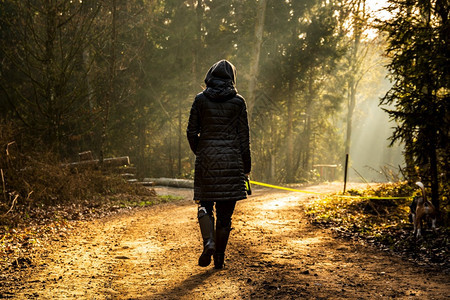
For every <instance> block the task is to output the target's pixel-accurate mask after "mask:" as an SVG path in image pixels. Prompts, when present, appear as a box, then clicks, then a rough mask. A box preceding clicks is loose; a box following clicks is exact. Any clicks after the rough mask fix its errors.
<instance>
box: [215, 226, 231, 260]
mask: <svg viewBox="0 0 450 300" xmlns="http://www.w3.org/2000/svg"><path fill="white" fill-rule="evenodd" d="M230 231H231V224H228V226H223V225H222V224H221V222H219V220H218V221H217V226H216V252H215V253H214V268H215V269H222V268H223V263H224V260H225V249H226V248H227V243H228V237H229V236H230Z"/></svg>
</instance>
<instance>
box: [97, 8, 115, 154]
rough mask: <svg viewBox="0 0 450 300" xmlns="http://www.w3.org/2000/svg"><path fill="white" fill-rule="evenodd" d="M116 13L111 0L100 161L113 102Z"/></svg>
mask: <svg viewBox="0 0 450 300" xmlns="http://www.w3.org/2000/svg"><path fill="white" fill-rule="evenodd" d="M116 15H117V5H116V0H112V7H111V46H110V47H111V48H110V61H109V66H110V69H109V87H108V92H107V93H106V97H105V102H104V107H103V109H104V115H103V126H102V135H101V138H100V162H103V157H104V152H105V149H104V148H105V144H106V138H107V134H108V123H109V114H110V110H111V105H112V103H114V102H115V97H116V95H115V92H116V90H115V81H116V39H117V31H116V22H117V20H116Z"/></svg>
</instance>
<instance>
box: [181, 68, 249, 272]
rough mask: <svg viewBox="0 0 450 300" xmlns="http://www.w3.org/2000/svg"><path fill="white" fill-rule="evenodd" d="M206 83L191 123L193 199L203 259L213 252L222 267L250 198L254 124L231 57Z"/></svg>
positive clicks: (208, 259) (212, 70)
mask: <svg viewBox="0 0 450 300" xmlns="http://www.w3.org/2000/svg"><path fill="white" fill-rule="evenodd" d="M205 83H206V89H205V90H204V91H203V92H201V93H200V94H198V95H197V96H196V97H195V100H194V103H193V104H192V108H191V113H190V116H189V124H188V127H187V138H188V140H189V145H190V147H191V149H192V151H193V152H194V154H195V155H196V160H195V178H194V200H195V201H196V202H197V203H199V207H198V215H197V217H198V223H199V225H200V232H201V234H202V238H203V252H202V254H201V255H200V258H199V259H198V264H199V266H202V267H206V266H208V265H209V264H210V263H211V256H213V258H214V267H215V268H216V269H222V268H223V264H224V259H225V248H226V246H227V242H228V237H229V235H230V230H231V216H232V215H233V211H234V207H235V205H236V201H238V200H241V199H245V198H247V195H246V188H245V180H246V179H247V176H248V175H249V173H250V169H251V158H250V139H249V127H248V119H247V108H246V104H245V100H244V98H243V97H242V96H240V95H239V94H237V90H236V88H235V83H236V69H235V67H234V66H233V65H232V64H231V63H230V62H228V61H226V60H221V61H219V62H217V63H215V64H214V65H213V66H212V67H211V68H210V69H209V71H208V73H207V74H206V78H205ZM214 203H215V210H216V219H217V222H216V230H215V231H214V212H213V211H214Z"/></svg>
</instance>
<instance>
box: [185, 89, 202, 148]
mask: <svg viewBox="0 0 450 300" xmlns="http://www.w3.org/2000/svg"><path fill="white" fill-rule="evenodd" d="M198 105H199V99H198V97H196V98H195V100H194V103H193V104H192V107H191V112H190V115H189V122H188V126H187V130H186V134H187V139H188V141H189V146H190V147H191V150H192V152H194V154H197V146H198V142H199V139H200V136H199V135H200V130H201V126H200V114H199V108H198Z"/></svg>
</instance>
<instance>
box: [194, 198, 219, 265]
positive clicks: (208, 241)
mask: <svg viewBox="0 0 450 300" xmlns="http://www.w3.org/2000/svg"><path fill="white" fill-rule="evenodd" d="M197 217H198V224H199V225H200V232H201V233H202V238H203V252H202V254H201V255H200V257H199V259H198V265H199V266H200V267H206V266H209V264H210V263H211V256H212V255H213V254H214V251H215V249H216V243H215V242H214V216H212V215H210V214H208V213H207V212H206V209H205V208H204V207H199V209H198V215H197Z"/></svg>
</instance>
